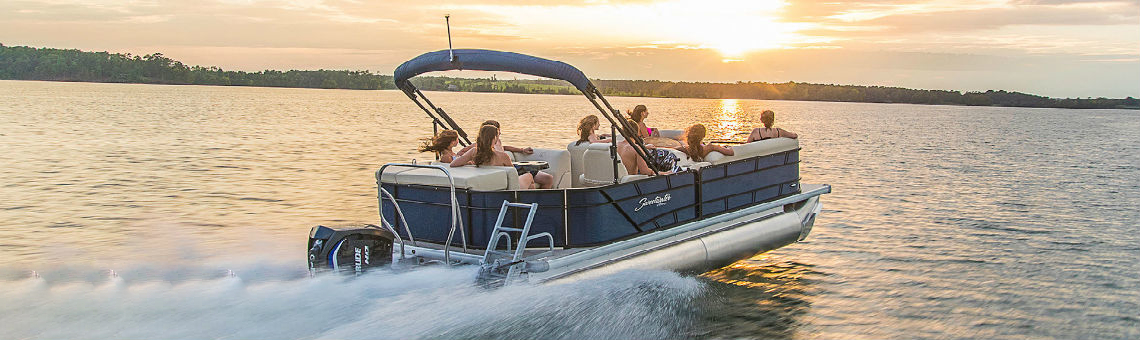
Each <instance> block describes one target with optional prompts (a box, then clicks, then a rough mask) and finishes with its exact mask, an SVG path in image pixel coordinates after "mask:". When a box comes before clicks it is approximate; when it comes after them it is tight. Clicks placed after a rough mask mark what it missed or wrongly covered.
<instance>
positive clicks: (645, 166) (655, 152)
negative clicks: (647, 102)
mask: <svg viewBox="0 0 1140 340" xmlns="http://www.w3.org/2000/svg"><path fill="white" fill-rule="evenodd" d="M626 123H627V125H629V126H630V128H633V129H637V127H636V126H637V122H634V121H633V120H629V121H627V122H626ZM626 133H628V134H631V135H632V134H634V133H636V132H635V131H628V130H627V131H626ZM645 147H646V148H647V149H648V151H649V155H647V156H649V159H650V161H651V162H652V164H649V163H646V162H645V159H643V158H641V156H638V154H637V150H636V149H634V147H633V145H631V144H630V143H629V140H627V139H623V140H621V141H620V142H618V143H617V152H618V156H620V157H621V164H622V165H625V171H626V173H627V174H630V175H649V176H653V170H652V169H650V166H653V168H655V169H657V173H658V174H661V175H668V174H671V173H674V172H676V171H677V170H678V169H677V157H676V156H675V155H673V153H672V152H669V150H664V149H657V148H655V147H654V146H653V144H646V145H645Z"/></svg>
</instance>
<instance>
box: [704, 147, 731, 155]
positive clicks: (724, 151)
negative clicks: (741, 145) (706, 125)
mask: <svg viewBox="0 0 1140 340" xmlns="http://www.w3.org/2000/svg"><path fill="white" fill-rule="evenodd" d="M707 146H708V148H709V150H708V151H709V152H713V151H716V152H719V153H720V154H722V155H725V156H732V155H734V154H735V153H733V152H732V148H726V147H723V146H720V145H716V144H709V145H707Z"/></svg>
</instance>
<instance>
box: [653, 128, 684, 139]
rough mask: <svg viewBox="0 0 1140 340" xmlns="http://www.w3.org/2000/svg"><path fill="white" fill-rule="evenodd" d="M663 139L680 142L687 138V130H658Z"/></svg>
mask: <svg viewBox="0 0 1140 340" xmlns="http://www.w3.org/2000/svg"><path fill="white" fill-rule="evenodd" d="M657 132H658V133H659V134H660V135H661V137H665V138H670V139H676V140H680V139H681V138H684V137H685V130H657Z"/></svg>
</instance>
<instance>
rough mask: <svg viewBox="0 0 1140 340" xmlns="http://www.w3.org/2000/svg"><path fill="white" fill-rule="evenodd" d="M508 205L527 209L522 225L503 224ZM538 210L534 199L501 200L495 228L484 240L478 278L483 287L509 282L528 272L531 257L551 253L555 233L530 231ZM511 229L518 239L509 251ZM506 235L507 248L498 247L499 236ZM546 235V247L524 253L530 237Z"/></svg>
mask: <svg viewBox="0 0 1140 340" xmlns="http://www.w3.org/2000/svg"><path fill="white" fill-rule="evenodd" d="M510 208H527V209H529V210H530V211H529V212H528V213H527V216H526V222H525V223H524V224H523V227H522V229H519V228H511V227H504V226H503V219H504V218H506V216H507V210H508V209H510ZM537 210H538V204H537V203H530V204H524V203H511V202H508V201H503V206H502V208H500V209H499V218H498V219H496V220H495V228H494V229H492V230H491V235H492V236H491V239H490V241H489V242H487V251H486V252H484V253H483V261H482V262H481V268H480V270H479V282H480V283H482V284H483V286H484V287H498V286H505V285H508V284H510V283H511V282H512V281H515V280H518V279H520V278H522V277H523V274H525V273H526V272H527V269H528V264H531V261H534V260H537V259H540V258H543V257H548V256H550V255H553V254H554V236H553V235H550V233H548V232H543V233H538V234H534V235H530V226H531V223H532V222H534V213H535V212H536V211H537ZM510 232H517V233H519V241H518V243H517V244H516V245H515V249H514V251H511V235H510V234H509V233H510ZM503 237H506V241H507V250H506V251H501V250H498V249H497V248H498V246H499V240H500V239H502V238H503ZM543 237H545V238H546V239H547V240H548V241H549V245H548V247H547V250H546V251H545V252H542V253H538V254H534V255H530V256H525V257H524V256H523V254H524V253H525V252H526V246H527V244H528V243H530V241H532V240H536V239H540V238H543Z"/></svg>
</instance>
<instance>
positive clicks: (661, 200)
mask: <svg viewBox="0 0 1140 340" xmlns="http://www.w3.org/2000/svg"><path fill="white" fill-rule="evenodd" d="M670 199H673V197H672V196H669V194H665V196H657V197H654V198H653V199H649V198H648V197H642V198H641V201H640V202H638V203H640V204H641V205H640V206H638V207H637V209H633V211H634V212H637V211H641V208H644V207H647V206H651V205H652V206H656V207H660V206H663V205H665V203H666V202H669V200H670Z"/></svg>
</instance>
